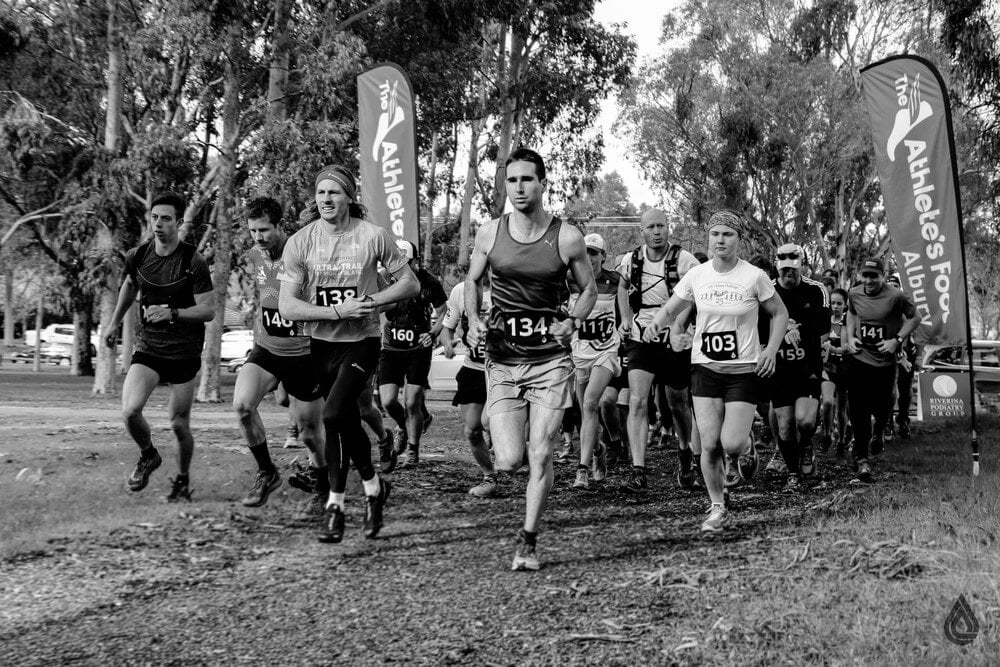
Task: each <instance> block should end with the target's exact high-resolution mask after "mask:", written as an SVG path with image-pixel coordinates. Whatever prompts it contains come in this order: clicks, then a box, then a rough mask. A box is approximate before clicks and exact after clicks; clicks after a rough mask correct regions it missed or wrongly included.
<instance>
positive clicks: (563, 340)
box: [549, 317, 576, 345]
mask: <svg viewBox="0 0 1000 667" xmlns="http://www.w3.org/2000/svg"><path fill="white" fill-rule="evenodd" d="M574 331H576V326H574V324H573V318H572V317H567V318H566V319H565V320H563V321H562V322H555V323H554V324H553V325H552V326H550V327H549V333H550V334H552V337H553V338H555V339H556V342H557V343H559V344H560V345H569V343H570V341H571V340H573V332H574Z"/></svg>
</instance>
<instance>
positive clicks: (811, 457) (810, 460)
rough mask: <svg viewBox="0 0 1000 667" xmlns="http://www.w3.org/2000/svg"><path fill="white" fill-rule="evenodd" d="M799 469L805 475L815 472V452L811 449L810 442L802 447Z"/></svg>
mask: <svg viewBox="0 0 1000 667" xmlns="http://www.w3.org/2000/svg"><path fill="white" fill-rule="evenodd" d="M799 471H800V472H801V473H802V474H803V475H804V476H806V477H808V476H809V475H811V474H813V473H814V472H816V453H815V452H814V451H813V448H812V443H811V442H810V443H808V444H807V445H805V446H804V447H803V448H802V454H801V458H799Z"/></svg>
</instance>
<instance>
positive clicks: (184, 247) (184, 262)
mask: <svg viewBox="0 0 1000 667" xmlns="http://www.w3.org/2000/svg"><path fill="white" fill-rule="evenodd" d="M196 250H197V249H196V248H195V247H194V246H193V245H191V244H190V243H184V242H183V241H181V273H182V274H184V275H187V276H190V275H193V274H194V271H193V270H192V269H191V263H192V262H193V261H194V253H195V252H196Z"/></svg>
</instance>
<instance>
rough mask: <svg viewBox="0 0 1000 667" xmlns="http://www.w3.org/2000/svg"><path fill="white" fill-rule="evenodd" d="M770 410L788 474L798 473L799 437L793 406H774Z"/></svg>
mask: <svg viewBox="0 0 1000 667" xmlns="http://www.w3.org/2000/svg"><path fill="white" fill-rule="evenodd" d="M772 412H773V413H774V419H775V421H776V422H777V429H775V431H774V432H775V434H776V438H777V440H778V449H779V450H780V451H781V457H782V458H783V459H784V460H785V465H786V466H787V467H788V472H789V474H792V475H797V474H799V458H800V457H799V439H798V434H797V433H796V430H795V406H794V405H782V406H781V407H775V408H774V409H773V410H772Z"/></svg>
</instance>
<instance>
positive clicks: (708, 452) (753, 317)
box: [643, 210, 788, 533]
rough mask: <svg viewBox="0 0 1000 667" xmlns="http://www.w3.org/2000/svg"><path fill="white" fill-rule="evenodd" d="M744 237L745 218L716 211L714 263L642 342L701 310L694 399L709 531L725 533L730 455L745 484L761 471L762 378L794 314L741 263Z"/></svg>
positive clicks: (696, 272) (684, 286) (697, 270)
mask: <svg viewBox="0 0 1000 667" xmlns="http://www.w3.org/2000/svg"><path fill="white" fill-rule="evenodd" d="M743 233H744V232H743V220H742V218H741V216H740V214H738V213H735V212H733V211H729V210H722V211H717V212H716V213H713V214H712V217H711V218H710V219H709V221H708V246H709V249H710V250H711V251H712V254H713V257H712V261H710V262H707V263H705V264H701V265H699V266H696V267H694V268H693V269H691V270H690V271H689V272H688V273H687V274H686V275H685V276H684V277H683V278H681V280H680V282H679V283H678V284H677V289H676V290H675V291H674V295H673V296H671V297H670V300H669V301H668V302H667V303H666V305H665V306H663V307H662V308H661V309H660V310H659V311H658V312H657V313H656V315H655V317H653V319H652V321H651V322H650V323H649V326H648V327H647V328H646V330H645V331H644V332H643V340H645V341H651V340H655V339H656V338H657V337H659V336H660V335H661V334H662V332H663V331H664V329H665V328H666V327H667V326H669V324H670V323H671V322H673V321H674V319H675V318H676V317H677V315H678V314H680V313H681V312H682V311H683V310H684V309H686V308H687V307H688V306H689V304H690V302H692V301H693V302H694V304H695V306H696V307H697V309H698V314H697V320H696V323H695V334H694V339H695V341H697V343H696V345H695V346H694V348H693V350H692V352H691V362H692V365H693V368H694V370H693V372H692V374H691V394H692V395H693V401H694V413H695V422H696V423H697V425H698V430H699V432H700V433H701V447H702V452H701V471H702V474H703V475H704V477H705V484H706V486H707V487H708V495H709V497H710V498H711V501H712V504H711V507H710V508H709V512H708V518H707V519H705V521H704V523H702V525H701V530H702V532H713V533H714V532H719V531H721V530H723V529H724V528H725V527H726V526H727V525H728V524H729V510H728V509H727V508H726V505H725V492H724V483H725V479H724V477H725V472H724V466H723V452H728V453H729V454H731V455H734V456H739V459H738V470H739V473H740V475H741V476H742V477H743V478H744V479H749V478H750V477H752V476H753V474H754V473H755V472H756V470H757V452H756V448H755V446H754V444H753V441H752V439H751V438H749V437H748V434H749V433H750V427H751V425H752V424H753V415H754V411H755V410H756V406H757V394H758V383H759V378H760V377H767V376H770V375H771V374H772V373H773V372H774V366H775V355H776V354H777V352H778V347H779V346H780V345H781V341H782V339H783V338H784V334H785V331H786V328H787V325H788V313H787V311H786V310H785V306H784V304H783V303H782V302H781V298H780V297H778V295H777V294H776V293H775V291H774V285H773V284H772V283H771V281H770V279H769V278H768V276H767V274H765V273H764V272H763V271H761V270H760V269H758V268H757V267H755V266H753V265H751V264H750V263H749V262H746V261H744V260H742V259H740V257H739V254H738V248H739V242H740V239H741V238H742V236H743ZM758 308H763V309H764V310H765V311H766V312H767V313H768V314H769V315H770V316H771V331H770V336H769V338H768V341H767V346H766V347H764V348H763V349H761V345H760V340H759V338H758V335H757V309H758Z"/></svg>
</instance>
